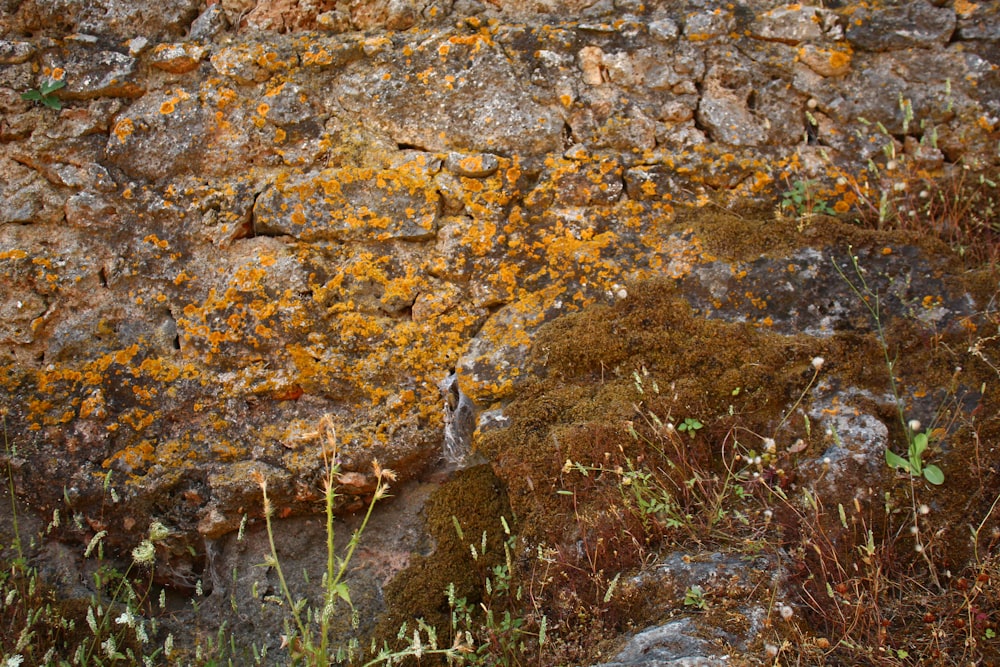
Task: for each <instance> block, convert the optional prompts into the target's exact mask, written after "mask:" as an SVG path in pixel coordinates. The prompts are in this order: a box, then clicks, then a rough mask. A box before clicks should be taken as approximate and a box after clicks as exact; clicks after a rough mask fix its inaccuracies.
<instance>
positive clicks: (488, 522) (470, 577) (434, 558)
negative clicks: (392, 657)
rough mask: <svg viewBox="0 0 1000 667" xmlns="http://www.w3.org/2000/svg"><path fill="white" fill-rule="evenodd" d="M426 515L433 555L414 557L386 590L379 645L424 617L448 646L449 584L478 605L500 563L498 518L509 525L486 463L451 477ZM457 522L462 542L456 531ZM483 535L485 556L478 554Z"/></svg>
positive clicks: (503, 502)
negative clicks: (473, 549) (474, 553)
mask: <svg viewBox="0 0 1000 667" xmlns="http://www.w3.org/2000/svg"><path fill="white" fill-rule="evenodd" d="M424 515H425V522H426V523H425V526H426V529H427V532H428V533H429V534H430V536H431V537H432V538H433V540H434V548H433V551H432V552H431V553H429V554H426V555H420V556H417V557H415V558H414V559H413V560H412V561H411V564H410V566H409V567H408V568H406V570H404V571H403V572H401V573H400V574H399V575H397V576H396V577H395V578H394V579H393V581H392V582H391V583H390V584H389V585H388V586H387V587H386V588H385V600H386V606H387V607H388V609H389V611H388V612H387V613H386V614H385V615H384V616H383V617H382V618H381V619H380V620H379V623H378V627H377V629H376V632H375V636H376V637H377V638H378V641H379V643H381V642H382V641H390V642H391V641H392V639H394V638H395V636H396V634H397V632H398V631H399V628H400V625H401V624H402V623H403V622H412V619H415V618H422V619H424V620H425V621H427V622H428V623H429V624H430V625H432V626H434V627H436V628H437V629H438V637H439V638H441V643H442V644H446V645H447V644H450V639H451V636H450V627H451V626H450V618H449V613H450V610H449V607H448V600H447V598H446V595H445V593H446V591H447V589H448V586H449V585H451V584H454V586H455V593H456V595H457V596H458V597H460V598H463V597H464V598H466V599H467V601H468V602H469V604H470V605H472V606H476V605H478V603H479V602H480V600H481V599H482V596H483V594H484V591H483V585H484V581H485V579H484V577H485V575H486V573H487V572H489V571H490V569H491V568H492V567H493V566H494V565H495V564H497V563H499V562H500V561H501V560H502V559H503V546H502V545H503V541H504V539H505V536H504V533H503V526H502V524H501V522H500V517H504V518H506V520H507V521H508V523H509V524H513V516H512V515H511V510H510V506H509V505H508V502H507V494H506V492H505V490H504V488H503V484H502V483H501V482H500V480H499V479H498V478H497V477H496V476H495V475H494V474H493V472H492V470H491V469H490V467H489V466H485V465H482V466H477V467H474V468H468V469H466V470H462V471H459V472H457V473H455V475H454V476H453V477H452V478H451V479H450V480H448V481H447V482H446V483H444V484H442V485H441V486H440V487H438V488H437V489H436V490H435V491H434V493H433V494H432V495H431V497H430V498H429V499H428V501H427V505H426V507H425V509H424ZM452 517H454V519H453V518H452ZM455 520H457V521H458V522H459V524H460V525H461V528H462V531H463V534H464V539H463V538H460V537H459V535H458V532H457V531H456V529H455V525H454V522H455ZM483 534H485V535H486V545H487V546H486V551H485V553H482V552H481V550H480V546H481V540H482V536H483ZM470 544H471V545H475V547H476V549H477V550H480V555H479V559H478V560H473V558H472V554H471V551H470V548H469V545H470ZM390 645H391V643H390Z"/></svg>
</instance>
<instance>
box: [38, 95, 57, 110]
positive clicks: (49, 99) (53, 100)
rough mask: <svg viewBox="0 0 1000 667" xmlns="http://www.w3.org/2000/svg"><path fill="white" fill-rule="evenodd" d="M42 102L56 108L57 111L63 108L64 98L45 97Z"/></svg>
mask: <svg viewBox="0 0 1000 667" xmlns="http://www.w3.org/2000/svg"><path fill="white" fill-rule="evenodd" d="M42 104H44V105H45V106H47V107H48V108H50V109H55V110H56V111H59V110H60V109H62V100H60V99H59V98H58V97H43V98H42Z"/></svg>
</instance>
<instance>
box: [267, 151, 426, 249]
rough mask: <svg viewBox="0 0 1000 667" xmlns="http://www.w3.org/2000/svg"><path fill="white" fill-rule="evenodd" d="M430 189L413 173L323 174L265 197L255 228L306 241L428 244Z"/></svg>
mask: <svg viewBox="0 0 1000 667" xmlns="http://www.w3.org/2000/svg"><path fill="white" fill-rule="evenodd" d="M430 186H431V181H430V180H422V179H421V175H420V173H419V171H416V170H414V169H412V168H411V169H409V170H407V169H397V170H389V169H385V170H379V171H377V170H371V169H351V168H345V169H340V170H324V171H322V172H319V173H316V174H311V175H305V176H303V177H301V178H298V179H293V180H290V181H287V182H283V183H279V184H277V185H276V186H275V187H273V188H272V189H270V190H268V191H267V192H265V193H264V194H263V195H262V196H261V198H260V199H258V201H257V204H256V206H255V207H254V228H255V230H256V231H257V233H259V234H269V235H276V234H287V235H289V236H292V237H295V238H298V239H302V240H305V241H316V240H321V239H323V240H326V239H331V240H332V239H337V240H344V239H357V240H381V241H387V240H390V239H402V240H411V241H416V240H426V239H429V238H433V236H434V234H435V232H436V228H437V215H438V207H439V204H438V198H437V193H436V192H435V191H434V190H433V189H432V188H431V187H430Z"/></svg>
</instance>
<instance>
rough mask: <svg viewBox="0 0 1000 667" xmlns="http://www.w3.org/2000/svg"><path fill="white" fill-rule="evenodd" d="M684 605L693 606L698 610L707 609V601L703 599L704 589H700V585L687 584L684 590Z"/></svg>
mask: <svg viewBox="0 0 1000 667" xmlns="http://www.w3.org/2000/svg"><path fill="white" fill-rule="evenodd" d="M684 606H685V607H694V608H695V609H700V610H705V609H708V601H707V600H706V599H705V591H703V590H702V588H701V586H699V585H697V584H695V585H693V586H688V588H687V590H686V591H684Z"/></svg>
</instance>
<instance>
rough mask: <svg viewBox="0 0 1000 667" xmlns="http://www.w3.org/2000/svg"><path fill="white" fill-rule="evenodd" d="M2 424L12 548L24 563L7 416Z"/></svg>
mask: <svg viewBox="0 0 1000 667" xmlns="http://www.w3.org/2000/svg"><path fill="white" fill-rule="evenodd" d="M0 420H2V423H3V446H4V451H5V452H6V453H7V492H8V493H9V494H10V516H11V520H12V522H13V528H14V548H15V549H16V550H17V558H18V560H19V561H22V562H23V561H24V549H23V545H22V544H21V530H20V527H19V526H18V522H17V498H16V497H15V496H14V470H13V469H12V467H11V462H10V459H11V456H12V453H11V449H10V441H9V440H8V439H7V415H2V416H0Z"/></svg>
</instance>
